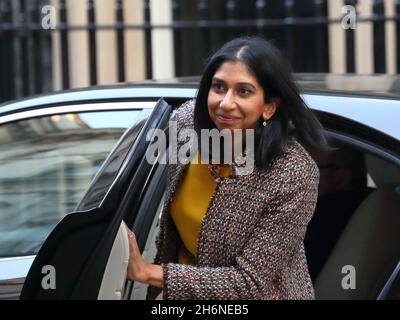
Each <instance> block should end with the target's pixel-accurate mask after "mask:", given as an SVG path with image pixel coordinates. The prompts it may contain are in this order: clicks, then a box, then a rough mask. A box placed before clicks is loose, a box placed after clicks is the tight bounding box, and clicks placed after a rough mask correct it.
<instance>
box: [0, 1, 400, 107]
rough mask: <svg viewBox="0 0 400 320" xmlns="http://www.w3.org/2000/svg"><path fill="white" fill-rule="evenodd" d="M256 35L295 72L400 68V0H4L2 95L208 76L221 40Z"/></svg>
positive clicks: (0, 19)
mask: <svg viewBox="0 0 400 320" xmlns="http://www.w3.org/2000/svg"><path fill="white" fill-rule="evenodd" d="M353 9H354V11H352V10H353ZM255 34H258V35H262V36H263V37H265V38H266V39H268V40H270V41H272V42H273V43H274V44H275V45H277V46H278V47H279V48H280V49H282V50H283V51H284V53H285V54H286V56H287V57H288V59H289V61H290V62H291V64H292V67H293V70H294V71H295V72H307V73H333V74H343V73H350V74H374V73H375V74H396V73H399V70H400V58H399V56H400V40H399V38H400V36H399V34H400V0H358V1H357V0H351V1H350V0H349V1H348V0H0V102H4V101H8V100H11V99H16V98H20V97H25V96H30V95H35V94H39V93H46V92H50V91H55V90H62V89H69V88H79V87H87V86H92V85H100V84H102V85H104V84H113V83H118V82H133V81H142V80H145V79H166V78H171V77H181V76H193V75H200V74H201V72H202V69H203V67H204V63H205V61H206V59H207V57H208V56H209V55H210V54H211V53H212V52H214V51H215V50H216V49H217V48H218V47H219V46H220V45H221V44H223V43H224V42H226V41H227V40H229V39H232V38H234V37H236V36H241V35H255Z"/></svg>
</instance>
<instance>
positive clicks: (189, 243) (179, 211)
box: [170, 154, 231, 265]
mask: <svg viewBox="0 0 400 320" xmlns="http://www.w3.org/2000/svg"><path fill="white" fill-rule="evenodd" d="M196 157H197V161H195V159H196ZM196 157H195V158H194V159H193V160H192V162H191V163H190V164H189V167H188V168H187V172H186V175H185V177H184V178H183V180H182V182H181V184H180V186H179V187H178V189H177V191H176V193H175V195H174V198H173V199H172V202H171V207H170V213H171V216H172V220H173V221H174V223H175V225H176V228H177V230H178V233H179V236H180V237H181V239H182V242H183V246H182V248H181V249H180V251H179V256H178V263H183V264H192V265H193V264H194V263H195V257H196V254H197V240H198V238H199V235H200V228H201V223H202V221H203V217H204V214H205V213H206V211H207V208H208V205H209V203H210V199H211V196H212V195H213V193H214V191H215V187H216V184H215V181H214V179H213V177H212V175H211V172H210V169H209V168H208V166H207V164H202V163H200V161H199V156H198V154H197V156H196ZM230 173H231V168H230V167H221V169H220V171H219V174H220V175H221V176H223V177H228V176H229V175H230Z"/></svg>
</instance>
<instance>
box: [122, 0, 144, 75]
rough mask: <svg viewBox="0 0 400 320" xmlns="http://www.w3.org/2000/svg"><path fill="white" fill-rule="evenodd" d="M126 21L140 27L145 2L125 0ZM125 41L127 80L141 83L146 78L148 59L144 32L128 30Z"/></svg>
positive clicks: (141, 0)
mask: <svg viewBox="0 0 400 320" xmlns="http://www.w3.org/2000/svg"><path fill="white" fill-rule="evenodd" d="M123 6H124V21H125V23H126V24H132V25H133V24H135V25H139V24H142V23H143V22H144V11H143V10H144V8H143V0H124V1H123ZM124 39H125V78H126V81H139V80H144V79H145V78H146V57H145V43H144V31H143V30H140V29H130V30H126V31H125V34H124Z"/></svg>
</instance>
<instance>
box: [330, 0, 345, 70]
mask: <svg viewBox="0 0 400 320" xmlns="http://www.w3.org/2000/svg"><path fill="white" fill-rule="evenodd" d="M342 7H343V1H342V0H329V1H328V17H329V18H330V19H339V18H340V17H341V16H342ZM344 32H345V30H344V29H343V28H342V25H341V23H331V24H329V26H328V37H329V72H331V73H339V74H340V73H345V72H346V53H345V49H346V45H345V33H344Z"/></svg>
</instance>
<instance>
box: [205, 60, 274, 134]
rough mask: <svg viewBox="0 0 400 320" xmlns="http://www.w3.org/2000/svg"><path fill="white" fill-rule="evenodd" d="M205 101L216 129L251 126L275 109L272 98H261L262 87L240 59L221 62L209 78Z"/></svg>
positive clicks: (262, 95) (250, 127)
mask: <svg viewBox="0 0 400 320" xmlns="http://www.w3.org/2000/svg"><path fill="white" fill-rule="evenodd" d="M207 102H208V113H209V115H210V117H211V119H212V121H213V122H214V123H215V125H216V127H217V128H218V129H219V130H222V129H230V130H233V129H253V128H255V127H257V126H259V123H260V120H261V121H263V120H268V119H269V118H270V117H272V115H273V114H274V112H275V110H276V103H275V102H272V103H270V104H267V103H266V102H265V101H264V89H263V88H262V87H261V86H260V84H259V83H258V81H257V79H256V78H255V77H254V76H253V74H252V73H251V72H250V71H249V70H248V68H247V67H246V65H245V64H243V63H241V62H231V61H226V62H224V63H223V64H221V66H220V67H219V68H218V69H217V71H216V72H215V74H214V77H213V79H212V82H211V87H210V91H209V92H208V101H207Z"/></svg>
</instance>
